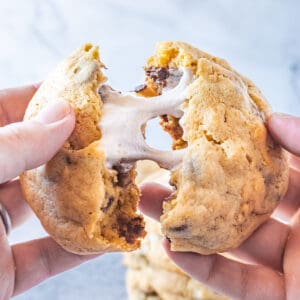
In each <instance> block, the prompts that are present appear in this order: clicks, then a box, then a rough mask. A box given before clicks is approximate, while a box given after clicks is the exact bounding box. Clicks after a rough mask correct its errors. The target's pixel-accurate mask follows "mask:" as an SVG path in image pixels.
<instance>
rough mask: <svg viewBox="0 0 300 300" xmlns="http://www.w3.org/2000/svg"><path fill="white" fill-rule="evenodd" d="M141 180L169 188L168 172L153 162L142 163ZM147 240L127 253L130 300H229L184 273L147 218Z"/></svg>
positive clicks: (153, 222)
mask: <svg viewBox="0 0 300 300" xmlns="http://www.w3.org/2000/svg"><path fill="white" fill-rule="evenodd" d="M138 171H139V176H138V178H137V181H138V182H139V183H144V182H147V181H152V182H153V181H157V182H160V183H163V184H165V185H167V184H168V183H167V182H168V172H167V171H165V170H162V169H160V168H159V167H158V166H157V165H155V164H154V163H150V162H142V163H139V164H138ZM145 221H146V230H147V232H148V234H147V236H146V238H145V239H144V240H143V242H142V247H141V248H140V249H139V250H137V251H135V252H130V253H126V254H125V259H124V261H125V265H126V266H127V267H128V271H127V278H126V281H127V289H128V294H129V300H189V299H193V300H198V299H199V300H200V299H206V300H225V299H228V298H226V297H223V296H221V295H218V294H216V293H214V292H212V291H210V290H209V289H208V288H207V287H205V286H204V285H203V284H201V283H200V282H198V281H196V280H194V279H192V278H190V277H189V276H187V275H186V274H184V273H183V272H182V271H181V270H180V269H179V268H178V267H176V265H175V264H174V263H173V262H172V261H171V260H170V259H169V258H168V256H167V254H166V253H165V251H164V249H163V246H162V239H163V235H162V234H161V231H160V224H159V223H158V222H157V221H154V220H152V219H150V218H145Z"/></svg>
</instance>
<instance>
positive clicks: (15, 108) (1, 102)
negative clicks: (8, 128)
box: [0, 84, 40, 126]
mask: <svg viewBox="0 0 300 300" xmlns="http://www.w3.org/2000/svg"><path fill="white" fill-rule="evenodd" d="M39 85H40V84H31V85H27V86H23V87H17V88H9V89H4V90H0V126H5V125H7V124H10V123H14V122H19V121H22V120H23V117H24V113H25V110H26V107H27V105H28V103H29V101H30V100H31V98H32V96H33V95H34V93H35V92H36V91H37V89H38V88H39Z"/></svg>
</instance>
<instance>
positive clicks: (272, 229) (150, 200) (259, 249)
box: [139, 183, 290, 271]
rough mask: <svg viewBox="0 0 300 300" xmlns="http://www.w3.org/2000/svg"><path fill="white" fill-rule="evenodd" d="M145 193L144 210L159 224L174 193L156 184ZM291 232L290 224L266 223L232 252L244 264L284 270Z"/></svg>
mask: <svg viewBox="0 0 300 300" xmlns="http://www.w3.org/2000/svg"><path fill="white" fill-rule="evenodd" d="M141 191H142V194H141V200H140V204H139V207H140V210H141V211H142V212H143V213H145V214H146V215H148V216H149V217H151V218H154V219H155V220H157V221H159V219H160V216H161V214H162V203H163V201H164V200H165V199H166V197H168V196H169V195H170V193H171V191H170V190H169V189H167V188H165V187H164V186H161V185H159V184H156V183H155V184H154V183H148V184H145V185H143V186H142V187H141ZM289 230H290V227H289V226H288V225H286V224H283V223H281V222H279V221H277V220H274V219H270V220H268V221H267V222H266V223H264V224H262V225H261V226H260V227H259V228H258V229H257V230H256V231H255V232H254V233H253V234H252V235H251V236H250V237H249V238H248V239H247V240H246V241H245V242H244V243H243V244H242V245H241V246H240V247H239V248H237V249H235V250H232V251H229V252H228V253H229V254H230V255H232V256H234V257H235V258H237V259H239V260H242V261H244V262H248V263H259V264H263V265H266V266H269V267H272V268H274V269H276V270H278V271H282V255H283V252H284V247H285V244H286V240H287V237H288V234H289ZM274 233H276V234H274Z"/></svg>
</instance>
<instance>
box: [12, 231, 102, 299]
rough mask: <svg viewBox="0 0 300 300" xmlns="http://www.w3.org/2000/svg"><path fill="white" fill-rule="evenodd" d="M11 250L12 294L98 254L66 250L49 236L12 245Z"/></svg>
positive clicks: (18, 292)
mask: <svg viewBox="0 0 300 300" xmlns="http://www.w3.org/2000/svg"><path fill="white" fill-rule="evenodd" d="M12 251H13V255H14V260H15V270H16V271H15V287H14V294H13V295H14V296H15V295H17V294H20V293H22V292H23V291H25V290H27V289H29V288H31V287H33V286H35V285H37V284H38V283H40V282H42V281H44V280H46V279H47V278H49V277H52V276H54V275H56V274H59V273H61V272H64V271H66V270H68V269H71V268H73V267H75V266H78V265H80V264H81V263H83V262H85V261H87V260H89V259H92V258H95V257H96V256H99V255H76V254H73V253H69V252H66V251H65V250H64V249H63V248H62V247H60V246H59V245H58V244H57V243H56V242H55V241H54V240H53V239H52V238H50V237H46V238H42V239H37V240H33V241H30V242H27V243H22V244H18V245H14V246H13V247H12Z"/></svg>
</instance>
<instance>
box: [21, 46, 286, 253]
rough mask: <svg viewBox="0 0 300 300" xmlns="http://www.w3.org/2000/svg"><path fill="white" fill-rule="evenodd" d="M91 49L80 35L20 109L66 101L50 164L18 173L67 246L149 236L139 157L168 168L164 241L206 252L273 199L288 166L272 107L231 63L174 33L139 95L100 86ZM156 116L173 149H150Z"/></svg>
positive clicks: (124, 242) (76, 248) (242, 233)
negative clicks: (65, 135)
mask: <svg viewBox="0 0 300 300" xmlns="http://www.w3.org/2000/svg"><path fill="white" fill-rule="evenodd" d="M101 67H103V64H102V63H101V62H100V60H99V54H98V50H97V48H96V47H94V46H92V45H90V44H87V45H85V46H83V47H82V48H81V49H79V50H78V51H77V52H75V53H74V54H73V55H72V56H71V57H70V58H68V59H66V60H65V61H64V62H63V63H62V64H60V65H59V66H58V68H57V69H56V70H55V71H54V73H53V74H52V75H50V77H49V78H48V79H47V80H46V81H45V82H44V83H43V84H42V86H41V88H40V89H39V90H38V92H37V93H36V95H35V96H34V97H33V99H32V101H31V103H30V104H29V107H28V109H27V111H26V114H25V119H31V118H33V117H34V116H35V115H36V114H37V113H38V112H39V111H40V109H42V108H43V107H44V106H45V105H46V104H47V103H48V102H50V101H52V100H54V99H55V100H56V99H59V98H61V99H64V100H66V101H69V102H70V103H71V104H72V105H73V107H74V109H75V113H76V126H75V130H74V132H73V133H72V135H71V137H70V138H69V139H68V141H67V142H66V143H65V145H64V146H63V147H62V149H61V150H60V151H59V152H58V153H57V154H56V156H55V157H54V158H53V159H52V160H51V161H50V162H49V163H47V164H46V165H44V166H42V167H40V168H37V169H35V170H31V171H28V172H26V173H25V174H24V175H23V176H22V177H21V184H22V188H23V191H24V195H25V198H26V199H27V200H28V202H29V204H30V205H31V207H32V208H33V210H34V211H35V212H36V214H37V216H38V217H39V218H40V219H41V222H42V224H43V225H44V227H45V229H46V230H47V231H48V232H49V233H50V235H51V236H53V238H54V239H55V240H56V241H57V242H58V243H60V244H61V245H62V246H63V247H64V248H65V249H67V250H68V251H71V252H74V253H81V254H89V253H98V252H101V251H131V250H134V249H137V248H138V247H139V245H140V238H142V237H143V236H144V235H145V231H144V223H143V218H142V216H141V215H139V214H138V213H136V206H137V202H138V198H139V190H138V188H137V186H136V184H135V183H134V181H135V177H136V172H135V164H136V162H137V161H140V160H146V159H148V160H153V161H156V162H157V163H158V164H159V165H160V167H163V168H165V169H168V170H170V171H171V181H170V182H171V184H172V185H173V186H174V193H173V195H172V197H170V198H169V199H168V200H167V201H165V202H164V205H163V206H164V207H163V209H164V211H163V215H162V217H161V221H162V228H163V234H164V235H166V236H167V237H168V238H169V239H170V240H171V247H172V250H177V251H194V252H199V253H202V254H211V253H216V252H222V251H227V250H229V249H232V248H235V247H237V246H239V245H240V244H241V243H242V242H243V241H244V240H245V239H246V238H247V237H248V236H249V235H250V234H251V233H252V232H253V231H254V230H255V229H256V228H257V227H258V226H259V225H260V224H261V223H262V222H264V221H265V220H266V219H267V218H268V217H269V216H270V214H271V213H272V212H273V210H274V209H275V207H276V205H277V204H278V202H279V201H280V200H281V198H282V197H283V195H284V194H285V192H286V189H287V182H288V167H287V162H286V159H285V156H284V153H283V151H282V149H281V147H280V146H279V145H277V144H276V143H274V141H273V140H272V138H271V137H270V136H269V135H268V132H267V129H266V126H265V122H266V119H267V118H268V116H269V115H270V108H269V105H268V104H267V102H266V100H265V99H264V97H263V96H262V94H261V93H260V91H259V90H258V89H257V88H256V87H255V86H254V84H253V83H252V82H250V81H249V80H248V79H246V78H245V77H243V76H241V75H240V74H238V73H237V72H236V71H234V70H233V69H232V68H231V67H230V66H229V65H228V63H227V62H225V61H224V60H222V59H219V58H216V57H213V56H210V55H208V54H206V53H204V52H202V51H200V50H197V49H195V48H193V47H191V46H189V45H187V44H185V43H181V42H163V43H159V44H158V46H157V50H156V53H155V54H154V55H153V56H152V57H151V58H149V60H148V63H147V66H146V67H145V71H146V81H145V84H143V85H142V86H141V87H139V88H138V89H137V91H136V94H132V93H127V94H124V93H123V94H122V93H120V92H118V91H115V90H113V89H112V88H111V87H109V86H108V85H106V84H104V81H105V77H104V76H103V74H102V72H101ZM157 116H161V125H162V127H163V129H164V130H166V131H167V132H168V133H169V134H170V135H171V137H172V138H173V150H171V151H160V150H157V149H153V148H151V147H150V146H149V145H147V142H146V140H145V126H146V123H147V121H148V120H150V119H152V118H155V117H157Z"/></svg>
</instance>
